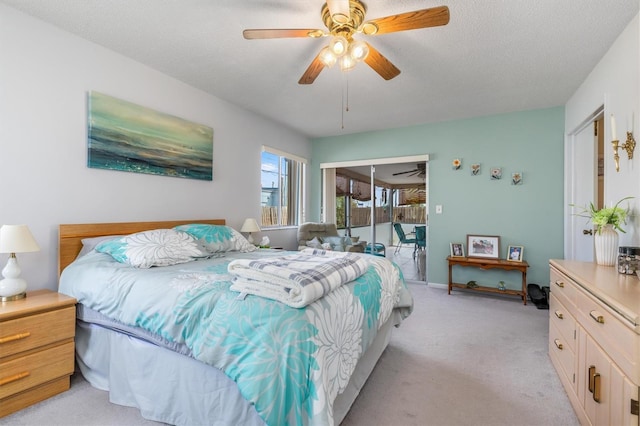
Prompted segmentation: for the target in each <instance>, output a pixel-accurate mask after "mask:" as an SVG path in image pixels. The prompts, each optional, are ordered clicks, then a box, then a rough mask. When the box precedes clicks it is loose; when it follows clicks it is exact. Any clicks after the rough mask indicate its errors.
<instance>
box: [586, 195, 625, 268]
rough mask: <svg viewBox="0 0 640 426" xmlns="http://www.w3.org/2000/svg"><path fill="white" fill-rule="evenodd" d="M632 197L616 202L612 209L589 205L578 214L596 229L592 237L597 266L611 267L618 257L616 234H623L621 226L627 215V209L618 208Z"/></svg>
mask: <svg viewBox="0 0 640 426" xmlns="http://www.w3.org/2000/svg"><path fill="white" fill-rule="evenodd" d="M631 198H633V197H625V198H623V199H621V200H620V201H618V202H617V203H616V204H615V205H614V206H612V207H603V208H601V209H599V210H598V209H597V208H596V206H595V205H594V204H593V203H590V205H589V208H588V209H587V208H584V209H583V211H582V212H580V213H578V214H577V215H578V216H583V217H587V218H589V219H591V222H592V223H593V225H594V226H595V228H596V233H595V235H594V243H595V251H596V263H597V264H598V265H604V266H613V265H615V264H616V259H617V256H618V232H617V231H620V232H622V233H625V230H624V229H622V226H621V225H623V224H626V219H627V214H628V211H629V209H628V208H626V209H625V208H622V207H620V204H621V203H622V202H623V201H626V200H630V199H631Z"/></svg>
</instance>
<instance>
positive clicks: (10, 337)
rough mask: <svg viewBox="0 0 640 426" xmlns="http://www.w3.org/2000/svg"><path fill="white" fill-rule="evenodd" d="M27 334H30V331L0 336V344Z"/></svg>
mask: <svg viewBox="0 0 640 426" xmlns="http://www.w3.org/2000/svg"><path fill="white" fill-rule="evenodd" d="M29 336H31V333H29V332H28V331H27V332H26V333H18V334H14V335H13V336H7V337H0V344H2V343H9V342H13V341H14V340H20V339H26V338H27V337H29Z"/></svg>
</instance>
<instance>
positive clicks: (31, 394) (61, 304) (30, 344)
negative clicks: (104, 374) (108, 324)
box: [0, 290, 76, 417]
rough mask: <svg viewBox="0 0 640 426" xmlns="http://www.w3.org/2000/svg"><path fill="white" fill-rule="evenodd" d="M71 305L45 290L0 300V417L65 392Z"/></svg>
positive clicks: (71, 350) (72, 331)
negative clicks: (10, 299)
mask: <svg viewBox="0 0 640 426" xmlns="http://www.w3.org/2000/svg"><path fill="white" fill-rule="evenodd" d="M75 305H76V299H74V298H72V297H68V296H65V295H63V294H60V293H56V292H53V291H50V290H37V291H33V292H29V293H27V297H26V298H24V299H20V300H16V301H12V302H0V417H3V416H6V415H7V414H10V413H13V412H15V411H18V410H21V409H22V408H25V407H27V406H29V405H32V404H35V403H37V402H40V401H42V400H45V399H47V398H49V397H51V396H53V395H56V394H58V393H61V392H64V391H66V390H67V389H69V385H70V382H69V380H70V376H71V374H73V370H74V360H75V347H74V336H75V329H76V308H75Z"/></svg>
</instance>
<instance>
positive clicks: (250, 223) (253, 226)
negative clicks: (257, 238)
mask: <svg viewBox="0 0 640 426" xmlns="http://www.w3.org/2000/svg"><path fill="white" fill-rule="evenodd" d="M240 232H248V233H249V236H248V237H247V241H249V243H251V244H253V237H252V236H251V233H252V232H260V227H259V226H258V222H256V220H255V219H254V218H251V217H250V218H248V219H245V221H244V223H243V224H242V228H241V229H240Z"/></svg>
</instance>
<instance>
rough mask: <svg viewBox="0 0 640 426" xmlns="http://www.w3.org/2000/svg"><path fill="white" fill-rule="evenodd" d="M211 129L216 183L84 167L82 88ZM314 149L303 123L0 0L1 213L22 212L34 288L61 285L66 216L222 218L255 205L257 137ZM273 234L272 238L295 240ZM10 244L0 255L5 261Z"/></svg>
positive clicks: (6, 220) (236, 223)
mask: <svg viewBox="0 0 640 426" xmlns="http://www.w3.org/2000/svg"><path fill="white" fill-rule="evenodd" d="M91 90H96V91H99V92H102V93H105V94H108V95H111V96H114V97H117V98H120V99H124V100H127V101H130V102H134V103H136V104H139V105H142V106H146V107H150V108H153V109H156V110H158V111H161V112H165V113H168V114H172V115H175V116H178V117H181V118H184V119H187V120H191V121H195V122H198V123H202V124H205V125H208V126H211V127H212V128H213V129H214V136H213V139H214V150H213V151H214V153H213V155H214V159H213V182H210V181H198V180H190V179H180V178H170V177H163V176H152V175H143V174H136V173H126V172H116V171H109V170H98V169H89V168H88V167H87V130H86V128H87V126H86V121H87V101H86V98H87V92H88V91H91ZM262 144H267V145H270V146H273V147H276V148H279V149H281V150H283V151H286V152H290V153H293V154H296V155H298V156H301V157H305V158H309V157H310V153H311V145H310V141H309V140H308V139H306V138H305V137H304V136H302V135H301V134H299V133H297V132H294V131H292V130H290V129H288V128H285V127H283V126H280V125H278V124H276V123H274V122H271V121H269V120H266V119H264V118H262V117H260V116H257V115H255V114H253V113H250V112H247V111H245V110H243V109H240V108H238V107H236V106H234V105H232V104H230V103H228V102H225V101H223V100H221V99H218V98H216V97H213V96H211V95H208V94H206V93H204V92H202V91H200V90H197V89H195V88H193V87H190V86H187V85H186V84H184V83H181V82H179V81H177V80H175V79H173V78H170V77H168V76H166V75H164V74H161V73H160V72H158V71H155V70H153V69H150V68H148V67H146V66H144V65H142V64H140V63H138V62H135V61H134V60H131V59H128V58H126V57H123V56H121V55H119V54H116V53H114V52H112V51H110V50H107V49H105V48H103V47H101V46H98V45H96V44H93V43H90V42H88V41H86V40H83V39H81V38H79V37H76V36H74V35H72V34H70V33H67V32H64V31H61V30H59V29H57V28H55V27H53V26H51V25H49V24H45V23H43V22H42V21H39V20H36V19H33V18H31V17H29V16H27V15H25V14H22V13H20V12H18V11H16V10H14V9H11V8H8V7H6V6H4V5H1V4H0V182H1V194H2V195H1V197H0V200H2V201H0V224H18V223H26V224H28V225H29V227H30V229H31V231H32V232H33V234H34V236H35V238H36V240H37V241H38V243H39V245H40V247H41V251H40V252H38V253H26V254H23V255H18V257H19V261H20V264H21V266H22V269H23V277H24V278H25V279H27V282H28V283H29V289H31V290H34V289H39V288H50V289H56V288H57V239H58V233H57V229H58V224H60V223H85V222H86V223H94V222H118V221H137V220H165V219H189V218H192V219H195V218H225V219H227V223H228V224H229V225H230V226H233V227H235V228H236V229H239V227H240V226H241V225H242V222H243V220H244V219H245V217H248V216H253V217H258V215H259V212H260V209H259V203H260V148H261V146H262ZM292 232H293V231H291V230H289V231H288V232H283V233H282V234H281V235H278V233H277V232H271V233H269V234H268V235H269V236H270V238H271V240H272V241H273V242H274V245H275V244H277V245H283V244H285V241H283V240H286V241H288V239H291V240H292V242H293V241H294V240H295V233H293V234H292ZM5 260H6V255H1V256H0V267H1V265H4V263H5Z"/></svg>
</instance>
